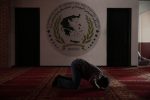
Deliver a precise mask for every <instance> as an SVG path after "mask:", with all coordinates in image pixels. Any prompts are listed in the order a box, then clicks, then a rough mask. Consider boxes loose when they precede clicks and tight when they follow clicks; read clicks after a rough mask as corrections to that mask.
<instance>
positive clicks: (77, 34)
mask: <svg viewBox="0 0 150 100" xmlns="http://www.w3.org/2000/svg"><path fill="white" fill-rule="evenodd" d="M47 32H48V37H49V40H50V42H51V44H52V45H53V47H54V48H55V49H57V50H58V51H59V52H61V53H62V54H65V55H69V56H79V55H82V54H85V53H87V52H88V51H89V50H90V49H91V48H93V47H94V46H95V44H96V42H97V40H98V38H99V35H100V33H99V32H100V23H99V20H98V17H97V15H96V14H95V13H94V11H93V10H92V9H91V8H90V7H88V6H87V5H85V4H82V3H78V2H69V3H65V4H62V5H60V6H58V7H57V8H56V9H55V10H54V11H53V12H52V13H51V16H50V17H49V20H48V24H47Z"/></svg>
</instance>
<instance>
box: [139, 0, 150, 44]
mask: <svg viewBox="0 0 150 100" xmlns="http://www.w3.org/2000/svg"><path fill="white" fill-rule="evenodd" d="M139 3H140V4H139V36H138V41H139V42H150V1H140V2H139Z"/></svg>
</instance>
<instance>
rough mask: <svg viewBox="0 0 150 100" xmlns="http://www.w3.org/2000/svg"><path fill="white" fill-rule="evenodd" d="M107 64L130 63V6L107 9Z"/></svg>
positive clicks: (119, 64) (120, 64)
mask: <svg viewBox="0 0 150 100" xmlns="http://www.w3.org/2000/svg"><path fill="white" fill-rule="evenodd" d="M107 65H108V66H130V65H131V8H108V9H107Z"/></svg>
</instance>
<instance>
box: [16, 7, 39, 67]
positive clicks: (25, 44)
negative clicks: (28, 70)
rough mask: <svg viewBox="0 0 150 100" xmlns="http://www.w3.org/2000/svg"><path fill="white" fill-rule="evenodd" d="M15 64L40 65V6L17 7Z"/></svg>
mask: <svg viewBox="0 0 150 100" xmlns="http://www.w3.org/2000/svg"><path fill="white" fill-rule="evenodd" d="M15 65H16V66H39V65H40V9H39V8H15Z"/></svg>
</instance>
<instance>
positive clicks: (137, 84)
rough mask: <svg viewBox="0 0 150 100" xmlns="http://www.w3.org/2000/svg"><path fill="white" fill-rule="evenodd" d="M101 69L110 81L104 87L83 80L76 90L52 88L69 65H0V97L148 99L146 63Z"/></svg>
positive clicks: (149, 84) (21, 99) (11, 99)
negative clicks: (6, 67) (56, 77)
mask: <svg viewBox="0 0 150 100" xmlns="http://www.w3.org/2000/svg"><path fill="white" fill-rule="evenodd" d="M102 69H103V71H104V73H105V74H107V76H109V77H110V82H111V84H110V87H109V88H108V89H107V90H105V91H102V90H101V91H97V90H94V89H92V88H91V85H90V84H89V83H88V82H87V81H85V80H82V82H81V86H80V88H79V89H78V90H68V89H58V88H52V87H51V83H52V81H53V79H54V77H55V76H56V75H58V74H61V75H66V76H68V75H69V76H70V75H71V71H70V69H69V67H32V68H12V69H0V100H150V95H149V94H150V67H138V68H137V67H133V68H116V67H112V68H110V67H103V68H102Z"/></svg>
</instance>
